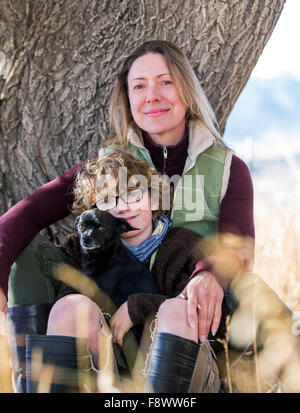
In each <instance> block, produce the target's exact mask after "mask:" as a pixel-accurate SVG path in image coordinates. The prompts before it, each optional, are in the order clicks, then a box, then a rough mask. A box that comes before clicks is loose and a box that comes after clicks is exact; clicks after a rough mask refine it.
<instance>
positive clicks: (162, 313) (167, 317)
mask: <svg viewBox="0 0 300 413" xmlns="http://www.w3.org/2000/svg"><path fill="white" fill-rule="evenodd" d="M157 331H158V332H165V333H170V334H175V335H178V336H180V337H184V338H189V339H191V340H195V341H198V335H197V331H198V329H197V324H196V326H195V327H194V328H191V327H190V326H189V325H188V322H187V301H186V300H183V299H181V298H171V299H168V300H166V301H164V302H163V303H162V304H161V306H160V307H159V310H158V313H157Z"/></svg>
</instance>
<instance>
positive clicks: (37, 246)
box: [8, 234, 68, 306]
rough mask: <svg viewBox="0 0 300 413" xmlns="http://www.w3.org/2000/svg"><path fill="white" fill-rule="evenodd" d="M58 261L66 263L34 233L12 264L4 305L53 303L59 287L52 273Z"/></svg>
mask: <svg viewBox="0 0 300 413" xmlns="http://www.w3.org/2000/svg"><path fill="white" fill-rule="evenodd" d="M58 262H68V257H67V256H66V255H65V254H64V253H63V252H62V251H61V250H60V249H59V248H58V247H56V246H55V245H54V244H52V242H51V241H50V240H48V239H47V238H46V237H43V236H42V235H40V234H38V235H37V236H36V237H35V238H34V240H33V241H32V242H31V243H30V244H29V245H28V246H27V247H26V248H25V249H24V250H23V251H22V252H21V253H20V254H19V256H18V257H17V259H16V261H15V262H14V264H13V265H12V269H11V273H10V276H9V288H8V306H13V305H21V304H22V305H23V304H29V305H30V304H44V303H50V304H53V303H54V302H55V299H56V296H57V293H58V291H59V288H60V284H61V283H60V281H58V280H57V279H55V277H54V276H53V273H52V270H53V264H55V263H58Z"/></svg>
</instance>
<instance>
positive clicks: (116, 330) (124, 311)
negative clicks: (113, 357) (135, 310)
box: [110, 301, 133, 346]
mask: <svg viewBox="0 0 300 413" xmlns="http://www.w3.org/2000/svg"><path fill="white" fill-rule="evenodd" d="M110 327H111V330H112V335H113V342H114V343H118V344H119V345H120V346H122V344H123V337H124V334H126V333H127V331H128V330H130V329H131V327H133V323H132V321H131V318H130V317H129V313H128V305H127V301H125V303H123V304H122V305H121V307H119V308H118V310H117V311H116V312H115V314H114V315H113V316H112V318H111V320H110Z"/></svg>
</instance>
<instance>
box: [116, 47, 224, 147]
mask: <svg viewBox="0 0 300 413" xmlns="http://www.w3.org/2000/svg"><path fill="white" fill-rule="evenodd" d="M147 53H158V54H161V55H162V56H163V57H164V58H165V60H166V62H167V65H168V68H169V70H170V74H171V76H172V78H173V80H174V83H175V86H176V88H177V90H178V93H179V96H180V98H181V100H182V102H183V104H184V105H185V107H186V108H187V113H186V121H187V122H189V121H190V120H198V121H201V122H203V123H204V125H205V126H206V127H207V128H208V129H209V130H210V132H211V133H212V134H213V136H214V137H215V139H216V143H217V144H219V145H220V146H222V147H226V145H225V143H224V141H223V139H222V137H221V135H220V133H219V131H218V124H217V120H216V117H215V114H214V111H213V109H212V107H211V105H210V103H209V101H208V99H207V97H206V95H205V93H204V91H203V89H202V87H201V85H200V82H199V80H198V79H197V76H196V75H195V72H194V70H193V68H192V66H191V65H190V63H189V61H188V59H187V57H186V56H185V54H184V53H183V52H182V51H181V50H180V49H179V48H178V47H177V46H176V45H175V44H173V43H170V42H167V41H162V40H151V41H148V42H146V43H144V44H142V45H141V46H139V47H137V48H136V49H135V50H134V51H133V52H132V53H131V54H130V55H129V56H128V57H127V59H126V60H125V62H124V64H123V67H122V69H121V71H120V72H119V74H118V76H117V79H116V82H115V86H114V89H113V93H112V98H111V102H110V125H111V128H112V131H113V133H114V140H115V141H117V142H122V143H125V142H126V137H127V133H128V130H129V128H130V126H131V125H132V124H134V125H135V123H134V121H133V117H132V114H131V110H130V103H129V98H128V84H127V78H128V73H129V71H130V68H131V66H132V64H133V62H134V61H135V60H136V59H138V58H139V57H141V56H143V55H145V54H147ZM110 142H111V141H110Z"/></svg>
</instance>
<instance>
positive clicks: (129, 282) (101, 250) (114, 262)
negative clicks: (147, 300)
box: [75, 209, 160, 307]
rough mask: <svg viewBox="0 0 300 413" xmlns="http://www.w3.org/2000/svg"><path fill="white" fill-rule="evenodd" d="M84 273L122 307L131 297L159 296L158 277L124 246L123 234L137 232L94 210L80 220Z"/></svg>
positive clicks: (125, 222)
mask: <svg viewBox="0 0 300 413" xmlns="http://www.w3.org/2000/svg"><path fill="white" fill-rule="evenodd" d="M75 228H76V231H77V234H78V237H79V240H78V241H79V247H80V251H81V269H82V270H83V272H84V273H85V274H86V275H87V276H89V277H91V278H92V279H93V280H94V281H95V282H96V283H97V285H98V286H99V287H100V289H101V290H103V291H104V292H106V293H107V294H108V295H109V296H110V298H111V300H112V301H113V302H114V304H115V305H116V306H117V307H119V306H120V305H121V304H123V303H124V302H125V301H126V300H127V298H128V296H129V295H131V294H135V293H153V294H155V293H159V292H160V291H159V288H158V285H157V282H156V280H155V279H154V276H153V275H152V274H151V272H150V271H149V270H148V269H147V268H146V267H145V266H144V265H143V264H142V263H141V262H140V261H138V260H137V259H136V258H135V256H134V255H133V254H132V253H131V252H130V251H129V250H128V248H126V247H125V245H123V243H122V241H121V238H120V234H122V233H123V232H128V231H133V230H135V229H136V228H133V227H132V226H131V225H130V224H129V223H128V222H127V221H126V220H125V219H123V218H115V217H114V216H113V215H111V214H110V213H108V212H103V211H100V210H98V209H91V210H88V211H85V212H83V213H82V214H81V215H80V216H79V217H77V218H76V221H75Z"/></svg>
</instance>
